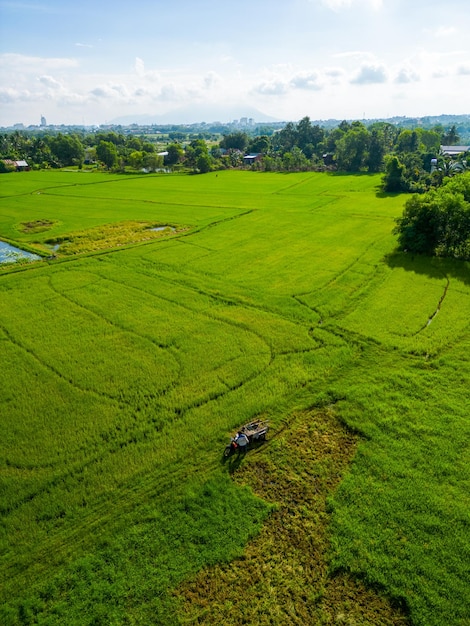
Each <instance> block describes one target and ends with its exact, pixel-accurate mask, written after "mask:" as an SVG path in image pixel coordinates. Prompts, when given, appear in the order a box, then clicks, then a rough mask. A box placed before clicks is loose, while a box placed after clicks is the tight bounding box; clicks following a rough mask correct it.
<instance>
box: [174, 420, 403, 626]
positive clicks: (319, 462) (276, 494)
mask: <svg viewBox="0 0 470 626" xmlns="http://www.w3.org/2000/svg"><path fill="white" fill-rule="evenodd" d="M290 424H291V425H290V426H289V427H288V428H286V429H284V430H282V431H281V432H279V433H278V434H276V435H274V437H271V439H270V441H268V442H267V443H266V444H265V445H264V446H262V447H261V448H259V449H258V450H256V451H251V452H249V453H248V454H247V455H246V457H245V458H244V459H243V461H242V462H241V464H240V466H239V467H238V468H236V469H235V471H234V472H233V478H234V480H236V481H237V482H239V483H240V484H248V485H250V486H251V487H252V489H253V491H254V492H255V493H256V494H257V495H259V496H260V497H262V498H264V499H265V500H267V501H269V502H273V503H276V505H277V506H276V509H275V511H274V512H273V513H272V514H271V516H270V517H269V518H268V520H267V521H266V523H265V524H264V527H263V529H262V531H261V533H260V535H259V536H258V537H257V538H256V539H255V540H254V541H252V542H251V543H250V544H249V545H248V546H247V547H246V550H245V553H244V555H243V557H242V558H240V559H238V560H236V561H233V562H231V563H229V564H221V565H217V566H214V567H210V568H207V569H205V570H203V571H201V572H200V573H199V574H198V575H197V576H196V577H195V578H194V579H192V580H190V581H188V582H186V583H185V584H184V585H182V586H181V587H180V588H179V589H178V590H177V592H176V595H177V597H178V599H179V601H180V602H181V605H180V606H181V610H180V618H181V623H183V624H204V625H207V626H210V625H212V624H217V625H219V626H222V625H226V626H229V625H230V626H235V625H239V624H251V625H257V626H258V625H259V626H264V625H268V624H269V625H286V626H290V625H299V626H306V625H310V624H312V625H313V624H315V625H316V624H318V625H322V624H335V625H336V624H341V625H343V624H344V625H348V626H353V625H354V626H359V625H361V626H363V625H366V624H369V625H374V626H376V625H377V626H397V625H400V626H405V625H406V624H408V620H407V618H406V616H405V615H404V614H403V613H401V612H400V611H399V610H397V609H395V608H393V607H392V605H391V604H390V602H389V601H388V599H387V598H386V597H383V596H381V595H379V594H377V593H375V592H374V591H371V590H368V589H366V588H365V587H364V586H363V585H362V584H361V583H360V582H356V581H353V580H351V579H350V578H348V577H346V576H343V575H340V576H336V577H330V576H329V574H328V563H327V551H328V547H329V542H328V525H329V521H330V515H329V513H328V509H327V499H328V497H330V496H331V495H332V494H333V492H334V490H335V489H336V487H337V486H338V484H339V482H340V480H341V478H342V476H343V475H344V473H345V472H346V471H347V469H348V465H349V463H350V462H351V459H352V458H353V456H354V454H355V450H356V446H357V438H356V437H355V436H354V435H353V434H351V433H350V432H349V431H347V430H346V429H345V428H344V427H343V426H342V425H341V424H340V423H339V421H338V420H337V418H336V417H335V415H334V412H333V410H324V411H321V412H319V411H311V412H304V413H300V414H297V415H295V416H293V419H292V420H291V422H290Z"/></svg>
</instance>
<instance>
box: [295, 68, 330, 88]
mask: <svg viewBox="0 0 470 626" xmlns="http://www.w3.org/2000/svg"><path fill="white" fill-rule="evenodd" d="M290 85H291V87H293V88H294V89H307V90H312V91H319V90H321V89H323V85H322V84H321V83H320V76H319V73H318V72H300V73H299V74H297V75H296V76H293V78H291V80H290Z"/></svg>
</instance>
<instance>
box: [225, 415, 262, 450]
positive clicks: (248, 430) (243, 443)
mask: <svg viewBox="0 0 470 626" xmlns="http://www.w3.org/2000/svg"><path fill="white" fill-rule="evenodd" d="M268 430H269V421H268V420H255V421H254V422H249V423H248V424H245V425H244V426H242V427H241V428H240V430H238V431H237V433H236V434H235V435H234V436H233V437H231V438H230V443H229V444H228V445H227V446H226V447H225V450H224V456H226V457H227V456H231V455H232V454H234V453H235V452H238V453H239V454H240V453H244V452H246V451H247V450H248V449H249V448H250V447H251V446H253V445H254V444H256V443H261V442H262V441H265V440H266V434H267V432H268Z"/></svg>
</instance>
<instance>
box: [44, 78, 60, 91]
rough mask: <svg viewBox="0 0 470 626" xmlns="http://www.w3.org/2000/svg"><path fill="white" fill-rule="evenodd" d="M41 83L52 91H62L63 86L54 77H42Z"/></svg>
mask: <svg viewBox="0 0 470 626" xmlns="http://www.w3.org/2000/svg"><path fill="white" fill-rule="evenodd" d="M39 82H40V83H42V84H43V85H44V86H45V87H47V88H48V89H52V90H55V91H56V90H59V89H62V85H61V84H60V83H59V81H58V80H56V79H55V78H53V77H52V76H40V77H39Z"/></svg>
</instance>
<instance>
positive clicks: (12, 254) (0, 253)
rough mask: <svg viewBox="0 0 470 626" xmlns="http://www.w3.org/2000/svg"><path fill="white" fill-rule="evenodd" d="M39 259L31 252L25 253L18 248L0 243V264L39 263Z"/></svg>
mask: <svg viewBox="0 0 470 626" xmlns="http://www.w3.org/2000/svg"><path fill="white" fill-rule="evenodd" d="M40 258H41V257H40V256H39V255H38V254H33V253H32V252H26V250H21V249H20V248H15V246H11V245H10V244H9V243H5V242H4V241H0V263H16V262H17V261H22V260H27V261H39V259H40Z"/></svg>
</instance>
